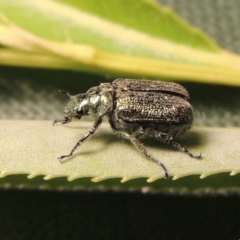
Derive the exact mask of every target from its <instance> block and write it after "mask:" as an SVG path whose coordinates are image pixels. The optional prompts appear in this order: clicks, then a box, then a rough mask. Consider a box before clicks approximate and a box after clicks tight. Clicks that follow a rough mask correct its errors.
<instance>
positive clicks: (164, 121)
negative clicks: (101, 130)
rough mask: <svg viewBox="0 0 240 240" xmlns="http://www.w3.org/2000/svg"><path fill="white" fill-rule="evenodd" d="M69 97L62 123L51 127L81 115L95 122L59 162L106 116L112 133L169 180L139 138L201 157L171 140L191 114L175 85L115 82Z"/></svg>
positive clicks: (182, 91) (188, 124)
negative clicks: (140, 153)
mask: <svg viewBox="0 0 240 240" xmlns="http://www.w3.org/2000/svg"><path fill="white" fill-rule="evenodd" d="M60 92H61V93H65V94H66V95H68V96H69V98H70V100H71V101H70V102H69V103H68V104H67V106H66V108H65V111H64V113H65V114H66V116H65V117H64V119H62V120H55V121H54V123H53V124H55V123H57V122H61V123H62V124H65V123H68V122H70V121H71V120H72V118H73V117H76V118H78V119H81V117H82V116H84V115H93V116H94V117H95V118H96V121H95V123H94V125H93V126H92V128H91V129H90V130H89V131H88V133H87V134H86V135H85V136H84V137H83V138H81V139H80V140H79V141H78V142H77V144H76V145H75V146H74V148H73V149H72V151H71V152H70V153H69V154H68V155H63V156H61V157H59V159H60V161H62V159H63V158H67V157H70V156H72V155H73V153H74V151H75V150H76V149H77V148H78V147H79V146H81V145H82V143H83V142H84V141H85V140H86V139H87V138H88V137H89V136H90V135H91V134H94V132H95V131H96V130H97V128H98V127H99V125H100V124H101V122H102V118H103V116H105V115H106V116H107V117H108V119H109V123H110V125H111V127H112V129H113V130H114V132H115V133H116V134H117V135H118V136H120V137H122V138H126V139H128V140H129V141H130V142H131V143H132V144H133V145H134V146H135V147H136V148H137V149H138V150H139V151H140V152H142V153H143V154H144V155H145V156H146V157H147V158H149V159H150V160H152V161H154V162H156V163H157V164H158V165H160V166H161V167H162V168H163V170H164V173H165V177H166V178H167V177H168V171H167V169H166V167H165V166H164V164H163V163H162V162H161V161H159V160H158V159H155V158H154V157H152V156H151V155H150V154H149V153H148V151H147V150H146V148H145V147H144V145H143V144H142V143H141V142H140V141H139V138H140V137H144V136H149V137H153V138H156V139H158V140H160V141H162V142H164V143H167V144H172V146H173V147H175V148H177V149H179V150H181V151H183V152H186V153H187V154H188V155H189V156H191V157H194V158H197V159H200V158H201V154H200V155H197V156H195V155H193V154H192V153H191V152H189V151H188V149H186V148H185V147H183V146H181V145H180V144H179V143H177V142H175V141H173V139H174V138H175V137H177V136H179V135H181V134H183V133H184V132H185V131H186V130H188V129H189V128H190V127H191V124H192V121H193V110H192V107H191V105H190V103H189V102H188V99H189V96H188V92H187V90H186V89H185V88H183V87H182V86H181V85H179V84H177V83H170V82H160V81H149V80H134V79H123V78H118V79H116V80H114V81H113V82H112V83H101V84H100V85H99V86H97V87H92V88H90V89H89V90H88V91H87V92H86V93H80V94H78V95H75V96H71V95H70V94H69V93H67V92H65V91H60Z"/></svg>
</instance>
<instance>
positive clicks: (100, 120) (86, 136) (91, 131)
mask: <svg viewBox="0 0 240 240" xmlns="http://www.w3.org/2000/svg"><path fill="white" fill-rule="evenodd" d="M101 123H102V118H98V119H97V121H96V122H95V123H94V125H93V126H92V128H91V129H90V130H89V131H88V132H87V133H86V134H85V136H84V137H82V138H81V139H80V140H79V141H78V142H77V143H76V145H75V146H74V148H73V149H72V151H71V152H70V153H69V154H68V155H63V156H60V157H58V159H59V160H60V162H61V163H62V162H63V161H62V159H64V158H68V157H71V156H72V155H73V153H74V152H75V151H76V149H77V148H78V147H80V146H81V145H82V144H83V142H84V141H85V140H86V139H87V138H88V137H89V136H91V135H92V134H94V133H95V131H96V130H97V128H98V127H99V126H100V124H101Z"/></svg>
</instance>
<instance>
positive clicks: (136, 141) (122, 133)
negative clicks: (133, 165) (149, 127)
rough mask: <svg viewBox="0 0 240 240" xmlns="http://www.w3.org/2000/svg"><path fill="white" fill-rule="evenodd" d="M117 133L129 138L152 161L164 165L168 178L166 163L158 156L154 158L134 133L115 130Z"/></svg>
mask: <svg viewBox="0 0 240 240" xmlns="http://www.w3.org/2000/svg"><path fill="white" fill-rule="evenodd" d="M115 133H116V134H117V135H118V136H120V137H122V138H125V139H127V140H129V141H130V142H131V143H132V144H133V146H134V147H135V148H136V149H137V150H139V151H140V152H141V153H143V154H144V155H145V156H146V157H147V158H148V159H150V160H151V161H153V162H155V163H157V164H158V165H159V166H161V167H162V169H163V171H164V175H165V178H168V170H167V168H166V167H165V165H164V164H163V163H162V162H161V161H159V160H157V159H156V158H154V157H153V156H152V155H151V154H150V153H149V152H148V151H147V149H146V148H145V147H144V145H143V144H142V143H141V142H140V141H139V140H138V139H137V138H136V137H135V136H134V135H130V134H128V133H126V132H121V131H115Z"/></svg>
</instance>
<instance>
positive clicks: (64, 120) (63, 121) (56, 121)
mask: <svg viewBox="0 0 240 240" xmlns="http://www.w3.org/2000/svg"><path fill="white" fill-rule="evenodd" d="M69 121H70V119H69V118H68V117H64V119H62V120H58V119H56V120H55V121H54V122H53V126H54V125H55V124H56V123H58V122H60V123H62V124H66V123H68V122H69Z"/></svg>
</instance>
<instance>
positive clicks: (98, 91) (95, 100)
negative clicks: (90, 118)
mask: <svg viewBox="0 0 240 240" xmlns="http://www.w3.org/2000/svg"><path fill="white" fill-rule="evenodd" d="M112 108H113V89H112V86H111V84H109V83H104V84H101V85H100V86H97V87H93V88H91V89H89V90H88V91H87V93H86V96H85V99H83V100H82V101H81V102H80V103H79V110H82V112H83V113H84V115H95V116H98V117H100V116H103V115H105V114H107V113H108V112H110V111H112Z"/></svg>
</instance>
